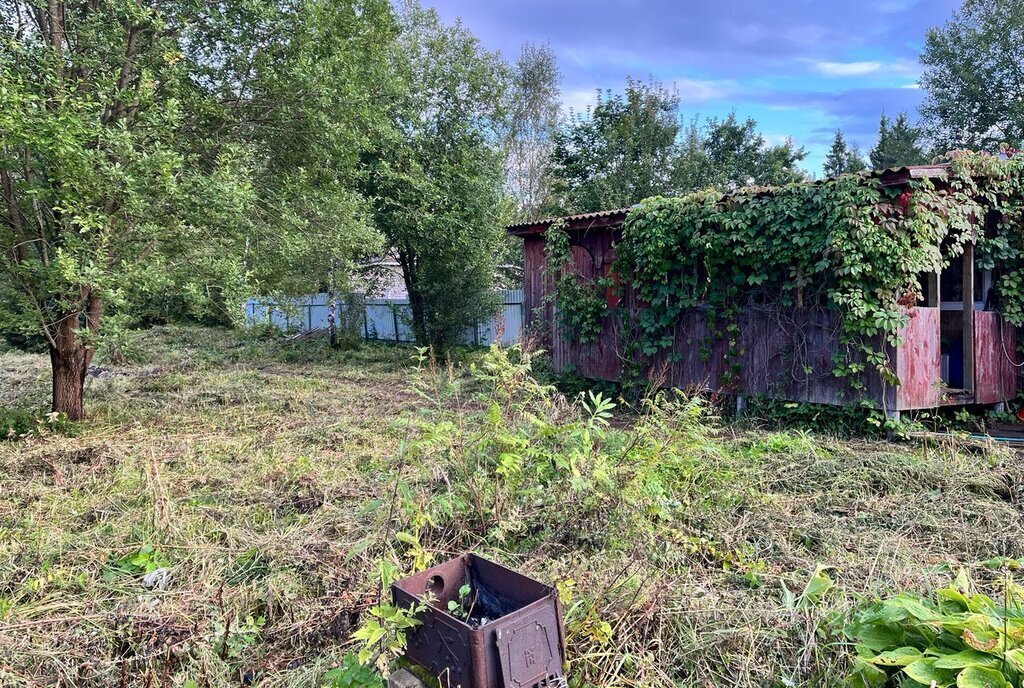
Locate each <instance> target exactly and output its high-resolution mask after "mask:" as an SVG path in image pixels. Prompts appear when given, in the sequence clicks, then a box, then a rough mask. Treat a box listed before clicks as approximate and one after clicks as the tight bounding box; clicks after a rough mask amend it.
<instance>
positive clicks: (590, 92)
mask: <svg viewBox="0 0 1024 688" xmlns="http://www.w3.org/2000/svg"><path fill="white" fill-rule="evenodd" d="M596 104H597V90H596V89H593V88H589V89H582V88H579V89H576V90H573V91H567V92H566V93H563V94H562V109H563V110H565V111H566V112H568V111H569V110H574V111H576V112H583V111H584V110H586V109H587V108H588V107H594V105H596Z"/></svg>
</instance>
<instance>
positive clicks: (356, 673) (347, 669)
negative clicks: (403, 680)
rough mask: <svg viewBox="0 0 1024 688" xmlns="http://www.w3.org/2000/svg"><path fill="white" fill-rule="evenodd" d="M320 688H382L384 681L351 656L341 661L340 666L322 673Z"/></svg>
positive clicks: (377, 673)
mask: <svg viewBox="0 0 1024 688" xmlns="http://www.w3.org/2000/svg"><path fill="white" fill-rule="evenodd" d="M322 688H384V679H383V678H381V675H380V673H379V672H378V671H377V670H376V669H375V668H374V667H370V666H366V665H365V664H362V663H360V662H359V658H358V657H356V656H355V655H353V654H347V655H345V657H344V658H343V659H342V662H341V666H339V667H337V668H335V669H331V670H330V671H327V672H326V673H324V677H323V683H322Z"/></svg>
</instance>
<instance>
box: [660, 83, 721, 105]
mask: <svg viewBox="0 0 1024 688" xmlns="http://www.w3.org/2000/svg"><path fill="white" fill-rule="evenodd" d="M669 83H670V84H671V85H672V86H674V87H675V89H676V91H678V93H679V99H680V100H681V101H682V102H684V103H704V102H707V101H709V100H718V99H719V98H724V97H726V96H727V95H729V94H730V93H731V92H732V88H731V85H730V84H729V83H728V82H725V81H703V80H700V79H687V78H680V79H673V80H672V81H670V82H669Z"/></svg>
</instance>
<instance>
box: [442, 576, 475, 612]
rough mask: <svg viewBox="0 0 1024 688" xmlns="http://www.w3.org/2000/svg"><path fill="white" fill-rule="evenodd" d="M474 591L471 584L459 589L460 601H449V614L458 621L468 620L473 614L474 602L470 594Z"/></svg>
mask: <svg viewBox="0 0 1024 688" xmlns="http://www.w3.org/2000/svg"><path fill="white" fill-rule="evenodd" d="M472 591H473V588H472V586H470V585H469V583H466V584H465V585H463V586H461V587H460V588H459V599H457V600H449V601H448V613H449V614H451V615H452V616H454V617H455V618H456V619H468V618H469V615H470V613H471V612H472V606H471V605H472V600H471V598H470V596H469V594H470V593H471V592H472Z"/></svg>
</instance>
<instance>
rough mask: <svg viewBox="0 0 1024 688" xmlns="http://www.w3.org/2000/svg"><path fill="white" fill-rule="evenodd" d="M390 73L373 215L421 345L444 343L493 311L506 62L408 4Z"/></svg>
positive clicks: (501, 212)
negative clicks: (396, 89)
mask: <svg viewBox="0 0 1024 688" xmlns="http://www.w3.org/2000/svg"><path fill="white" fill-rule="evenodd" d="M399 23H400V27H401V32H400V35H399V38H398V41H397V43H396V45H395V49H394V51H393V55H392V60H393V62H392V78H393V79H395V80H397V81H398V82H399V83H401V84H403V85H404V91H403V92H402V93H401V94H400V96H399V97H397V98H396V99H395V100H394V102H393V103H392V105H391V117H392V120H393V123H394V128H393V132H394V135H393V136H391V137H389V138H388V139H386V140H382V141H381V142H380V144H379V149H378V151H377V152H376V153H374V154H373V155H371V156H368V157H367V159H366V171H367V187H366V188H367V194H368V196H369V197H371V198H372V199H373V204H374V218H375V221H376V224H377V227H378V228H379V229H380V230H381V232H383V234H384V236H385V238H386V241H387V245H388V247H389V248H390V250H391V251H392V252H393V253H394V255H395V256H396V257H397V259H398V262H399V263H400V265H401V267H402V274H403V277H404V280H405V285H406V288H407V290H408V292H409V303H410V306H411V310H412V327H413V332H414V333H415V336H416V340H417V342H419V343H420V344H422V345H427V344H431V345H434V346H436V347H441V348H444V347H447V346H449V345H451V344H453V343H455V342H457V341H458V340H459V338H460V337H461V336H462V335H463V333H464V332H465V331H466V328H467V327H470V326H472V325H473V324H474V323H475V322H476V321H477V320H478V319H480V318H483V317H486V316H488V315H490V314H491V313H492V312H493V309H494V307H495V300H494V296H493V294H492V287H493V285H494V272H495V267H496V262H497V256H498V255H499V253H500V247H501V245H502V241H503V238H504V232H503V231H502V222H503V220H504V219H505V218H506V217H507V212H508V204H507V203H506V197H505V180H504V170H503V167H504V159H503V151H502V140H503V135H504V133H505V132H506V130H507V124H506V113H505V110H504V107H503V103H504V97H505V92H506V89H507V87H508V84H509V82H510V80H511V74H510V70H509V69H508V66H507V65H506V64H505V63H504V62H503V61H502V60H501V59H500V58H499V56H498V55H497V54H496V53H491V52H488V51H487V50H484V49H483V48H482V47H481V46H480V42H479V41H478V40H477V39H476V37H475V36H473V34H471V33H470V32H469V31H468V30H466V28H465V27H463V26H462V25H461V24H460V23H455V24H453V25H445V24H443V23H442V22H441V20H440V19H439V18H438V16H437V13H436V12H435V11H434V10H425V9H423V8H421V7H420V6H419V4H417V3H416V2H413V1H411V0H410V1H407V2H405V3H404V4H403V6H402V9H401V12H400V15H399Z"/></svg>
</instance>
